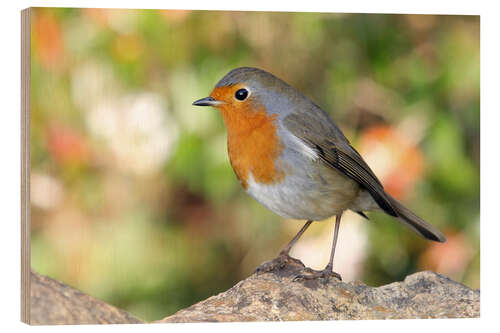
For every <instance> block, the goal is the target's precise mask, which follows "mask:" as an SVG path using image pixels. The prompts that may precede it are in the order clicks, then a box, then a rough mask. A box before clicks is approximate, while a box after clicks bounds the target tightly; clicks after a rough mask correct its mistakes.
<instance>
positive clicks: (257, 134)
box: [211, 87, 284, 189]
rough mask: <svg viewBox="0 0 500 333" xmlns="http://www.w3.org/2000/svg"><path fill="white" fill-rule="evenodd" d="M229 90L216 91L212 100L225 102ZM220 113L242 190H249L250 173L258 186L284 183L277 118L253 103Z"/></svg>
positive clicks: (228, 106)
mask: <svg viewBox="0 0 500 333" xmlns="http://www.w3.org/2000/svg"><path fill="white" fill-rule="evenodd" d="M229 88H230V87H229ZM229 88H228V87H222V88H216V89H214V91H213V92H212V94H211V96H212V97H214V98H216V99H221V100H222V98H221V97H223V96H221V95H223V94H224V95H225V94H227V91H226V90H227V89H229ZM233 90H234V88H233V89H231V91H233ZM226 100H227V99H226ZM218 109H219V110H220V111H221V114H222V117H223V119H224V123H225V124H226V128H227V145H228V153H229V159H230V161H231V166H232V167H233V169H234V172H235V173H236V176H237V177H238V179H239V180H240V182H241V184H242V186H243V187H244V188H245V189H246V188H247V187H248V178H249V175H250V173H251V174H252V176H253V179H254V181H255V182H258V183H263V184H272V183H277V182H280V181H281V180H282V179H283V178H284V173H283V171H282V170H281V168H280V165H279V163H278V157H279V155H280V154H281V151H282V150H283V147H282V144H281V143H280V141H279V138H278V135H277V132H276V124H275V120H276V116H275V115H273V116H269V115H268V114H267V113H266V111H265V109H264V107H263V106H255V105H254V104H253V103H252V102H251V101H246V102H245V103H238V102H234V103H228V104H224V105H221V106H219V107H218Z"/></svg>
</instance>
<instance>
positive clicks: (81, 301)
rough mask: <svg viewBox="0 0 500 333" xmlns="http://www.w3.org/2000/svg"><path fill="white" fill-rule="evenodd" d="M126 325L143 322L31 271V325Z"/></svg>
mask: <svg viewBox="0 0 500 333" xmlns="http://www.w3.org/2000/svg"><path fill="white" fill-rule="evenodd" d="M125 323H127V324H134V323H141V321H140V320H138V319H136V318H134V317H133V316H131V315H130V314H128V313H127V312H125V311H123V310H120V309H117V308H115V307H114V306H111V305H109V304H107V303H104V302H102V301H100V300H98V299H95V298H93V297H91V296H89V295H86V294H84V293H82V292H81V291H79V290H76V289H74V288H71V287H69V286H67V285H65V284H64V283H62V282H59V281H56V280H53V279H51V278H48V277H45V276H42V275H40V274H37V273H35V272H31V311H30V324H32V325H57V324H67V325H71V324H125Z"/></svg>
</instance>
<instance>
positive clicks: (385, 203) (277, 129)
mask: <svg viewBox="0 0 500 333" xmlns="http://www.w3.org/2000/svg"><path fill="white" fill-rule="evenodd" d="M193 105H195V106H211V107H214V108H216V109H218V110H219V111H220V113H221V115H222V118H223V121H224V124H225V127H226V130H227V151H228V155H229V160H230V164H231V166H232V168H233V170H234V173H235V174H236V177H237V178H238V180H239V182H240V183H241V185H242V187H243V188H244V189H245V190H246V192H247V193H248V194H250V196H252V197H253V198H254V199H255V200H257V201H258V202H259V203H261V204H262V205H263V206H265V207H267V208H268V209H270V210H271V211H273V212H274V213H276V214H277V215H279V216H281V217H283V218H287V219H296V220H305V221H306V222H305V224H304V226H303V227H302V228H301V229H300V230H299V232H298V233H297V235H296V236H295V237H294V238H293V239H292V240H291V241H290V242H289V243H288V244H287V245H286V247H285V248H284V249H283V250H282V251H281V252H280V253H279V255H278V256H277V257H276V258H274V259H272V260H270V261H268V262H265V263H263V264H261V265H260V266H259V267H257V269H256V272H257V273H264V272H269V271H272V270H274V269H275V268H277V267H279V268H283V267H285V266H286V265H287V263H289V262H291V261H297V259H295V258H292V257H291V256H290V250H291V249H292V247H293V246H294V244H295V243H296V242H297V241H298V239H299V238H300V237H301V236H302V234H303V233H304V232H305V231H306V230H307V228H308V227H309V226H310V225H311V224H312V223H313V222H315V221H323V220H325V219H328V218H331V217H333V216H335V227H334V236H333V242H332V247H331V251H330V259H329V262H328V264H327V265H326V267H325V268H324V269H323V270H312V269H310V268H305V269H304V272H303V273H301V274H298V275H297V276H296V277H295V279H294V280H296V281H300V280H311V279H317V278H330V277H335V278H337V279H339V280H341V279H342V278H341V276H340V274H339V273H337V272H334V271H333V259H334V256H335V248H336V246H337V239H338V234H339V228H340V221H341V218H342V214H343V213H344V212H345V211H347V210H351V211H354V212H357V213H358V214H360V215H362V216H364V217H366V215H365V212H366V211H376V210H378V211H380V210H381V211H383V212H385V213H386V214H388V215H390V216H392V217H394V218H395V219H396V220H397V221H399V222H401V223H402V224H404V225H406V226H407V227H409V228H410V229H412V230H413V231H415V232H416V233H417V234H419V235H420V236H422V237H424V238H426V239H428V240H432V241H437V242H445V241H446V238H445V236H444V235H443V234H442V233H441V232H440V231H439V230H438V229H437V228H435V227H434V226H432V225H431V224H429V223H428V222H426V221H425V220H423V219H422V218H420V217H418V216H417V215H416V214H414V213H413V212H412V211H410V210H409V209H408V208H406V207H405V206H404V205H403V204H402V203H400V202H399V201H398V200H396V199H394V198H393V197H392V196H391V195H389V194H388V193H387V192H386V191H385V190H384V187H383V185H382V183H381V182H380V180H379V179H378V178H377V176H376V175H375V173H374V172H373V171H372V170H371V169H370V167H369V166H368V164H367V163H366V162H365V161H364V160H363V157H361V155H360V154H359V153H358V152H357V151H356V149H355V148H354V147H353V146H352V145H351V143H350V142H349V140H348V139H347V138H346V137H345V135H344V134H343V133H342V131H341V130H340V128H339V127H338V126H337V125H336V124H335V122H334V121H333V120H332V119H331V118H330V116H328V114H327V113H326V112H325V111H323V110H322V109H321V108H320V107H319V106H318V105H317V104H315V103H314V102H313V101H312V100H310V99H309V98H308V97H306V96H305V95H303V94H302V93H300V92H299V91H298V90H297V89H295V88H294V87H292V86H291V85H289V84H288V83H286V82H284V81H283V80H281V79H279V78H278V77H276V76H275V75H273V74H271V73H269V72H267V71H265V70H263V69H259V68H255V67H238V68H235V69H233V70H231V71H229V72H228V73H227V74H226V75H224V76H223V77H222V79H220V80H219V81H218V82H217V84H216V85H215V87H214V88H213V90H212V92H211V93H210V95H209V96H208V97H204V98H201V99H198V100H196V101H194V102H193Z"/></svg>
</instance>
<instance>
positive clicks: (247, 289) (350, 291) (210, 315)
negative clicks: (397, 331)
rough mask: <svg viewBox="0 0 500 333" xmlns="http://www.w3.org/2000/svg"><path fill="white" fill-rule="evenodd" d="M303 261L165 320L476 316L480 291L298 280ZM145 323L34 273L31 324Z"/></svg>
mask: <svg viewBox="0 0 500 333" xmlns="http://www.w3.org/2000/svg"><path fill="white" fill-rule="evenodd" d="M303 268H304V265H303V264H302V263H301V262H300V261H298V260H297V261H296V262H292V263H289V264H288V265H287V266H286V267H284V268H282V269H275V270H274V271H272V272H269V273H264V274H260V275H256V274H254V275H252V276H250V277H248V278H247V279H245V280H243V281H240V282H239V283H237V284H236V285H235V286H234V287H232V288H231V289H229V290H227V291H225V292H223V293H220V294H218V295H216V296H212V297H210V298H208V299H206V300H204V301H201V302H199V303H197V304H195V305H192V306H190V307H189V308H186V309H184V310H180V311H179V312H177V313H175V314H173V315H171V316H169V317H166V318H164V319H162V320H159V321H157V323H165V322H171V323H172V322H217V321H285V320H335V319H402V318H474V317H479V299H480V292H479V290H472V289H470V288H468V287H466V286H464V285H462V284H460V283H457V282H455V281H452V280H450V279H448V278H447V277H445V276H442V275H439V274H437V273H433V272H419V273H415V274H412V275H410V276H408V277H406V279H405V280H404V281H402V282H394V283H391V284H388V285H385V286H381V287H370V286H367V285H365V284H363V283H362V282H359V281H353V282H349V283H345V282H341V281H338V280H336V279H335V278H330V279H317V280H309V281H303V282H294V281H293V278H294V277H295V276H297V274H299V273H300V272H301V270H302V269H303ZM119 323H141V321H140V320H138V319H136V318H134V317H133V316H131V315H130V314H128V313H127V312H125V311H123V310H120V309H117V308H115V307H113V306H111V305H109V304H106V303H104V302H102V301H99V300H97V299H95V298H92V297H90V296H88V295H86V294H84V293H82V292H80V291H78V290H76V289H74V288H71V287H69V286H67V285H65V284H63V283H61V282H59V281H56V280H53V279H50V278H48V277H44V276H41V275H39V274H36V273H32V277H31V324H38V325H43V324H52V325H53V324H119Z"/></svg>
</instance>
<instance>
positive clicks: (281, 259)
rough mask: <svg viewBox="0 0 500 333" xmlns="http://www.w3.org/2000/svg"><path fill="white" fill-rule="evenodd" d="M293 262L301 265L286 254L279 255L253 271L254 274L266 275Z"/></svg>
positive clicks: (300, 263)
mask: <svg viewBox="0 0 500 333" xmlns="http://www.w3.org/2000/svg"><path fill="white" fill-rule="evenodd" d="M291 262H294V263H296V264H299V265H303V264H302V262H301V261H300V260H298V259H295V258H292V257H290V256H289V255H288V254H287V253H280V254H279V255H278V256H277V257H276V258H274V259H272V260H269V261H266V262H265V263H263V264H261V265H260V266H258V267H257V268H256V269H255V273H256V274H262V273H267V272H271V271H273V270H275V269H276V268H278V269H283V268H284V267H285V266H286V265H287V264H289V263H291Z"/></svg>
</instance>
